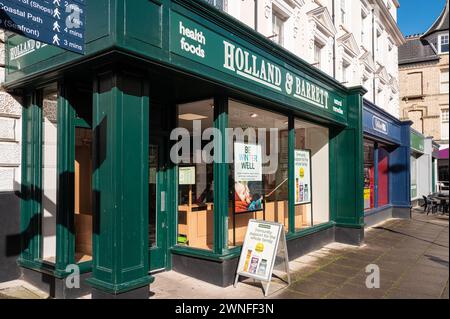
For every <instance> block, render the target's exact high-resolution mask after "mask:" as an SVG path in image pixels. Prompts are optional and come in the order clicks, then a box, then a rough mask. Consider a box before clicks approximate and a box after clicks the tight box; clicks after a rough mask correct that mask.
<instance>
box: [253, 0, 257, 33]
mask: <svg viewBox="0 0 450 319" xmlns="http://www.w3.org/2000/svg"><path fill="white" fill-rule="evenodd" d="M254 1H255V31H258V0H254Z"/></svg>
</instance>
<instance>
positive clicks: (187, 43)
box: [170, 12, 347, 117]
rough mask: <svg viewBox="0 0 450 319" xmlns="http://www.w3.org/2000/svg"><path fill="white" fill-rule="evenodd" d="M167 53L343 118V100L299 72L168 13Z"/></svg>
mask: <svg viewBox="0 0 450 319" xmlns="http://www.w3.org/2000/svg"><path fill="white" fill-rule="evenodd" d="M171 19H172V31H171V35H172V39H171V42H170V43H171V49H170V50H171V52H174V53H176V54H178V55H179V56H183V57H186V58H189V59H191V60H194V61H196V62H198V63H201V64H203V65H206V66H209V67H211V68H213V69H215V70H217V71H220V72H224V73H227V74H231V75H233V76H235V77H237V78H241V79H245V80H247V81H249V82H252V83H254V84H257V85H260V86H263V87H264V88H267V89H270V90H271V91H274V92H277V93H279V94H283V95H284V96H287V97H289V98H292V99H296V100H299V101H302V102H306V103H307V104H309V105H314V106H316V107H319V108H321V109H324V110H326V111H327V112H328V113H331V114H334V115H336V114H338V115H340V116H343V117H345V116H346V113H345V110H346V108H347V105H346V103H345V98H344V97H342V96H341V95H340V94H339V93H337V92H335V91H330V90H328V89H327V88H326V86H325V85H321V84H320V83H318V82H316V81H314V80H313V79H312V78H311V77H309V76H307V75H304V74H303V72H301V71H300V70H296V69H294V68H292V67H290V66H287V65H284V64H281V63H276V62H274V61H275V59H276V58H275V57H274V56H269V55H267V56H266V55H264V54H260V53H258V52H257V51H256V48H255V50H254V51H253V50H251V49H249V47H251V46H250V44H248V45H247V46H246V45H245V44H242V43H238V42H237V41H234V40H232V39H233V38H231V37H225V36H222V35H220V34H218V33H217V32H215V31H212V30H211V29H208V28H207V27H205V26H203V25H201V24H199V23H197V22H194V21H192V20H190V19H188V18H186V17H183V16H182V15H180V14H178V13H176V12H172V14H171Z"/></svg>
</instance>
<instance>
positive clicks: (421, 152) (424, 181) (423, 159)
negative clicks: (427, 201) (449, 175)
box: [410, 129, 432, 207]
mask: <svg viewBox="0 0 450 319" xmlns="http://www.w3.org/2000/svg"><path fill="white" fill-rule="evenodd" d="M410 136H411V204H412V206H413V207H414V206H418V205H419V204H420V202H421V201H419V200H421V199H423V197H424V196H425V197H426V196H428V195H430V194H431V192H432V180H431V158H432V154H431V152H432V150H431V139H430V141H429V143H426V141H427V139H426V138H425V136H423V135H422V134H420V133H419V132H417V131H416V130H414V129H411V135H410ZM426 146H429V147H426Z"/></svg>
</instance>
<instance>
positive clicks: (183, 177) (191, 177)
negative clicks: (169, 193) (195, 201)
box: [178, 166, 195, 185]
mask: <svg viewBox="0 0 450 319" xmlns="http://www.w3.org/2000/svg"><path fill="white" fill-rule="evenodd" d="M178 180H179V181H178V184H179V185H195V166H189V167H179V168H178Z"/></svg>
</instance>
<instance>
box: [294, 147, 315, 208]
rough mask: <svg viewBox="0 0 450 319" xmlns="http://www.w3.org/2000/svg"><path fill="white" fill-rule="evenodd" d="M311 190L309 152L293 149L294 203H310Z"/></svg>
mask: <svg viewBox="0 0 450 319" xmlns="http://www.w3.org/2000/svg"><path fill="white" fill-rule="evenodd" d="M311 191H312V189H311V152H310V151H307V150H295V204H297V205H298V204H310V203H311Z"/></svg>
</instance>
